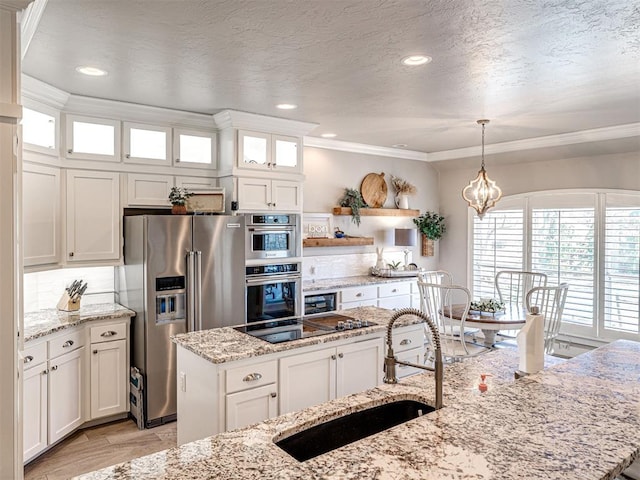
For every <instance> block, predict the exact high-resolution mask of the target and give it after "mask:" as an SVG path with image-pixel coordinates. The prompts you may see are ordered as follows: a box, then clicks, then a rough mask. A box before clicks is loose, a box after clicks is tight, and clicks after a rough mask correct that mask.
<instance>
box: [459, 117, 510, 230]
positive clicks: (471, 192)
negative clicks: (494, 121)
mask: <svg viewBox="0 0 640 480" xmlns="http://www.w3.org/2000/svg"><path fill="white" fill-rule="evenodd" d="M487 123H489V120H478V124H479V125H482V165H481V166H480V171H479V172H478V176H477V177H476V178H475V180H472V181H471V182H470V183H469V185H467V186H466V187H464V189H463V190H462V198H464V199H465V200H466V201H467V202H468V203H469V206H470V207H473V209H474V210H475V211H476V212H478V217H479V218H480V220H482V217H483V216H484V214H485V212H486V211H487V210H489V209H490V208H491V207H493V206H494V205H495V204H496V202H497V201H498V200H500V198H501V197H502V190H500V187H498V186H497V185H496V182H494V181H493V180H491V179H490V178H489V176H488V175H487V172H486V171H485V169H484V126H485V125H486V124H487Z"/></svg>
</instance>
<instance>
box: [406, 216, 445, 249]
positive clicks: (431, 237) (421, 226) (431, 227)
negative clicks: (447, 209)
mask: <svg viewBox="0 0 640 480" xmlns="http://www.w3.org/2000/svg"><path fill="white" fill-rule="evenodd" d="M413 223H415V224H416V226H417V227H418V230H419V231H420V233H421V234H422V256H423V257H431V256H432V255H433V242H434V241H435V240H439V239H440V238H441V237H442V235H443V234H444V232H446V231H447V227H446V225H445V223H444V217H443V216H442V215H440V214H438V213H435V212H428V211H427V212H425V213H423V214H422V215H420V216H418V217H416V218H414V219H413Z"/></svg>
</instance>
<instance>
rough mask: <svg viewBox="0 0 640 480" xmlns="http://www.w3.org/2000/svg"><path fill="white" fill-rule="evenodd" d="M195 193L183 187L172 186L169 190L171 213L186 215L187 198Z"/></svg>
mask: <svg viewBox="0 0 640 480" xmlns="http://www.w3.org/2000/svg"><path fill="white" fill-rule="evenodd" d="M192 195H193V193H192V192H190V191H189V190H187V189H186V188H183V187H171V191H170V192H169V202H171V213H173V214H174V215H184V214H185V213H187V206H186V205H185V204H186V203H187V199H188V198H189V197H191V196H192Z"/></svg>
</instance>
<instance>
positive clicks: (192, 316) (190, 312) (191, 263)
mask: <svg viewBox="0 0 640 480" xmlns="http://www.w3.org/2000/svg"><path fill="white" fill-rule="evenodd" d="M195 279H196V272H195V252H192V251H190V252H188V253H187V331H189V332H193V331H195V329H196V312H195V306H196V301H195V298H194V297H195V291H196V284H195Z"/></svg>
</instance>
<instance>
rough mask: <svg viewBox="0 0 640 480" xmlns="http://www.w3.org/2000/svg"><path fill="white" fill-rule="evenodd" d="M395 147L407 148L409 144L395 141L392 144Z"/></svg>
mask: <svg viewBox="0 0 640 480" xmlns="http://www.w3.org/2000/svg"><path fill="white" fill-rule="evenodd" d="M391 146H392V147H393V148H407V147H408V146H409V145H407V144H406V143H394V144H393V145H391Z"/></svg>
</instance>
